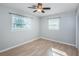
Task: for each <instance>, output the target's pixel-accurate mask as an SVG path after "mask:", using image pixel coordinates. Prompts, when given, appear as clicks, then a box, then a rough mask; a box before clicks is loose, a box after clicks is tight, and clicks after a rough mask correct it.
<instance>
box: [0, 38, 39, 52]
mask: <svg viewBox="0 0 79 59" xmlns="http://www.w3.org/2000/svg"><path fill="white" fill-rule="evenodd" d="M38 39H39V37H37V38H33V39H31V40H29V41H26V42H23V43H20V44H17V45H15V46H12V47H9V48H6V49H3V50H1V51H0V53H2V52H5V51H8V50H11V49H13V48H16V47H19V46H21V45H24V44H27V43H30V42H33V41H34V40H38Z"/></svg>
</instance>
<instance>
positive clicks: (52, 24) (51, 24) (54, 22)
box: [48, 18, 59, 30]
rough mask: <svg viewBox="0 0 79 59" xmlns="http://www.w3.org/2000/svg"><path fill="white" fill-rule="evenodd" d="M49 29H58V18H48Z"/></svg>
mask: <svg viewBox="0 0 79 59" xmlns="http://www.w3.org/2000/svg"><path fill="white" fill-rule="evenodd" d="M48 29H49V30H59V18H52V19H49V20H48Z"/></svg>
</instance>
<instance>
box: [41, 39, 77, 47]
mask: <svg viewBox="0 0 79 59" xmlns="http://www.w3.org/2000/svg"><path fill="white" fill-rule="evenodd" d="M40 38H42V39H45V40H50V41H53V42H58V43H62V44H66V45H70V46H74V47H76V45H75V44H70V43H66V42H62V41H57V40H53V39H50V38H47V37H40Z"/></svg>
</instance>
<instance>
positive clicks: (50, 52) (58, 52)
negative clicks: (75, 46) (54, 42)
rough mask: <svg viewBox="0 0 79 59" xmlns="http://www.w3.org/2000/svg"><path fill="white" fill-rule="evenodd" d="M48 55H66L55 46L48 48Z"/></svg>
mask: <svg viewBox="0 0 79 59" xmlns="http://www.w3.org/2000/svg"><path fill="white" fill-rule="evenodd" d="M48 55H49V56H68V55H67V54H66V53H65V52H63V51H61V50H58V49H55V48H50V49H49V50H48Z"/></svg>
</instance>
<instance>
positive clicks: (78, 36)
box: [76, 8, 79, 48]
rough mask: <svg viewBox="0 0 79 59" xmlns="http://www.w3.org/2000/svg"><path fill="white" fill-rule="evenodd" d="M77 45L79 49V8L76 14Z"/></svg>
mask: <svg viewBox="0 0 79 59" xmlns="http://www.w3.org/2000/svg"><path fill="white" fill-rule="evenodd" d="M76 27H77V28H76V35H77V36H76V45H77V48H79V8H78V10H77V14H76Z"/></svg>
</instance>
